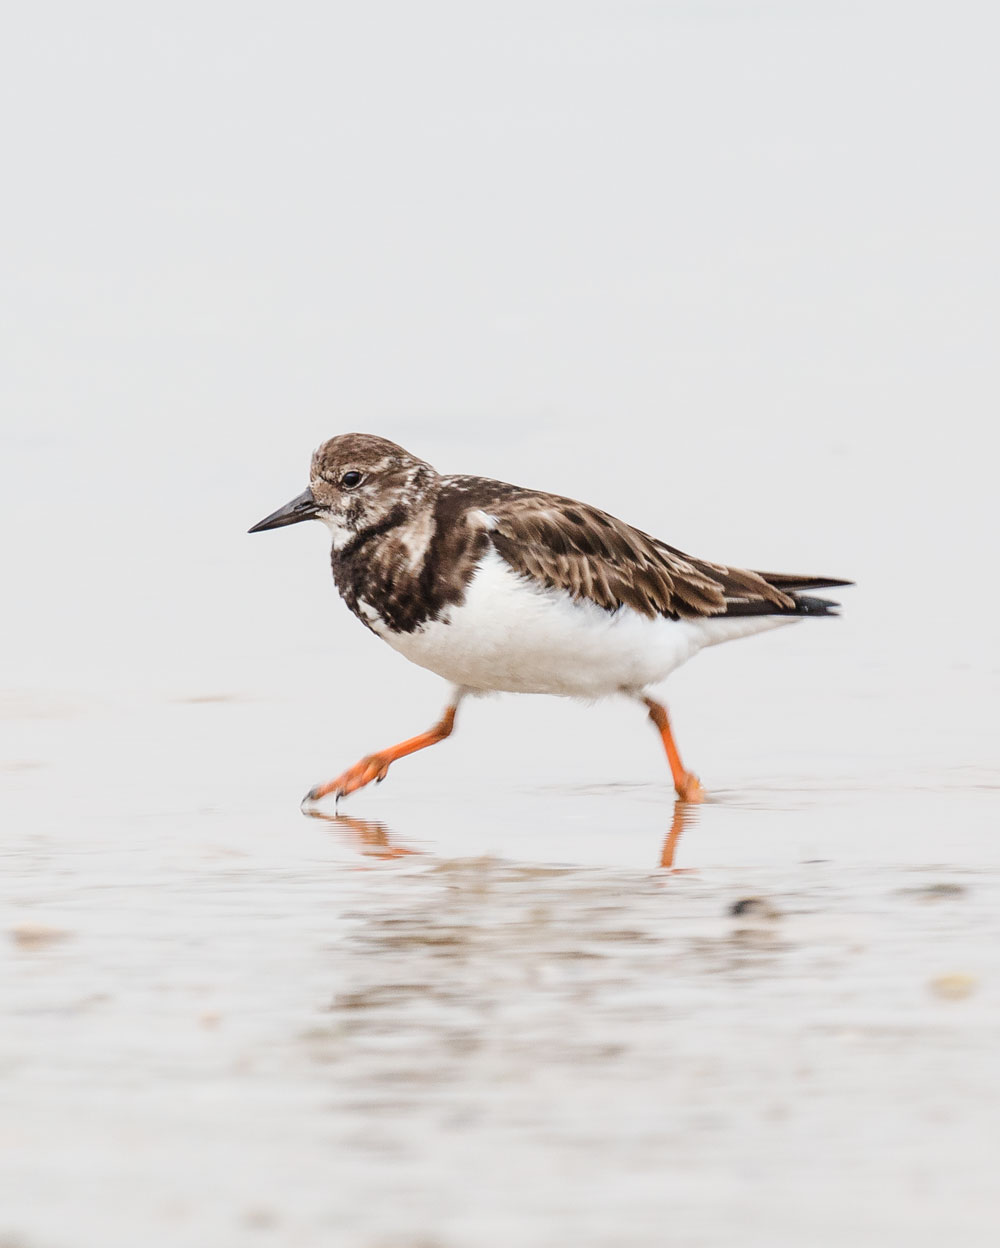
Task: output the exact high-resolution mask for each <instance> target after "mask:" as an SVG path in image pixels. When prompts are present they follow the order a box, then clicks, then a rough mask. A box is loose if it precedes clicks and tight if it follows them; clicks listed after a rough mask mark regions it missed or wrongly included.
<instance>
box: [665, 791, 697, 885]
mask: <svg viewBox="0 0 1000 1248" xmlns="http://www.w3.org/2000/svg"><path fill="white" fill-rule="evenodd" d="M697 818H698V807H697V806H694V805H692V804H691V803H690V802H688V801H685V800H684V799H683V798H678V799H677V801H675V802H674V817H673V820H672V821H671V824H670V831H669V832H668V833H667V839H666V840H665V841H664V842H663V849H662V850H661V851H660V866H661V867H666V868H667V870H669V871H673V870H674V856H675V855H676V853H677V846H678V844H679V842H680V839H681V833H682V832H683V831H684V829H685V828H690V827H691V826H692V824H694V823H695V822H696V821H697Z"/></svg>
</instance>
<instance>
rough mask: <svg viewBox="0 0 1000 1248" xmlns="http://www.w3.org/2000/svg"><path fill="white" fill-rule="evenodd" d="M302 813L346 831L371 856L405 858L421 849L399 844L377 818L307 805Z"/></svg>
mask: <svg viewBox="0 0 1000 1248" xmlns="http://www.w3.org/2000/svg"><path fill="white" fill-rule="evenodd" d="M302 813H303V814H304V815H305V816H307V818H309V819H323V820H324V821H325V822H326V823H332V824H334V825H335V827H336V828H337V829H338V830H339V831H341V832H346V833H347V834H348V836H349V837H350V839H351V841H352V842H353V843H354V846H355V848H356V849H358V850H359V852H360V853H362V854H365V855H366V856H367V857H369V858H404V857H406V855H407V854H419V853H420V850H419V849H407V847H406V846H405V845H397V844H396V843H395V842H394V840H393V836H392V833H391V832H390V831H389V829H388V827H387V826H386V825H385V824H384V823H381V822H380V821H379V820H377V819H357V818H355V817H354V815H338V814H328V813H327V812H326V811H323V810H316V809H315V808H312V807H305V808H304V809H303V811H302Z"/></svg>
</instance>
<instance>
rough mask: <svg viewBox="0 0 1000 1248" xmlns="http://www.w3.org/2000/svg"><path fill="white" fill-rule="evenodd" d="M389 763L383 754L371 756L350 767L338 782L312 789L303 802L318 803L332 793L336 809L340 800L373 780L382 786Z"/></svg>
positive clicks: (340, 776) (316, 786)
mask: <svg viewBox="0 0 1000 1248" xmlns="http://www.w3.org/2000/svg"><path fill="white" fill-rule="evenodd" d="M389 761H390V760H389V759H386V758H384V757H383V756H382V755H381V754H369V755H368V756H367V757H366V758H363V759H361V761H360V762H357V763H355V764H354V766H353V767H348V769H347V770H346V771H345V772H343V773H342V774H341V775H339V776H338V777H337V778H336V780H331V781H330V782H329V783H328V784H317V785H315V786H314V787H313V788H311V789H310V790H309V792H308V793H307V794H306V795H305V797H304V798H303V800H302V804H303V806H304V805H305V804H306V803H307V802H318V801H319V800H320V799H321V798H324V797H328V796H329V795H330V794H331V793H332V794H333V795H334V809H336V806H337V804H338V803H339V802H340V799H341V798H342V797H347V796H348V794H349V793H356V792H357V791H358V789H363V788H364V787H365V785H368V784H371V783H372V781H373V780H374V781H375V783H376V784H381V783H382V781H383V780H384V779H385V777H386V774H387V772H388V770H389Z"/></svg>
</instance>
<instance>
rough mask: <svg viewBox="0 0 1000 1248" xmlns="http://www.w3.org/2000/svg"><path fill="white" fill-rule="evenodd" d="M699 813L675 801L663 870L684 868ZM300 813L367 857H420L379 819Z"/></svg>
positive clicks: (662, 853) (663, 850) (308, 810)
mask: <svg viewBox="0 0 1000 1248" xmlns="http://www.w3.org/2000/svg"><path fill="white" fill-rule="evenodd" d="M698 810H699V807H698V806H696V805H693V804H692V803H691V802H684V801H681V800H680V798H678V799H677V801H675V802H674V812H673V818H672V819H671V821H670V829H669V831H668V832H667V836H666V839H665V840H664V842H663V845H662V847H661V849H660V859H659V862H658V864H657V865H658V866H660V867H662V868H663V869H664V870H667V871H675V870H683V869H684V868H679V867H675V866H674V860H675V858H676V856H677V846H678V845H679V844H680V839H681V834H682V832H683V831H684V829H685V828H690V827H691V826H692V825H693V824H694V823H695V821H696V820H697V818H698ZM302 813H303V814H304V815H308V816H309V818H310V819H322V820H324V821H325V822H326V823H331V824H333V825H334V826H335V827H336V828H337V829H338V830H339V831H340V832H344V833H347V835H348V837H349V838H350V840H351V842H352V843H353V844H354V846H355V848H356V849H357V850H358V852H359V853H361V854H364V855H365V857H367V858H381V859H392V858H405V857H408V856H410V855H414V854H417V855H419V854H420V853H421V852H422V851H421V850H419V849H410V848H408V847H407V846H406V845H401V844H400V843H399V841H398V839H397V837H396V835H395V833H393V832H392V831H391V830H390V828H389V826H388V825H387V824H385V823H382V822H381V821H380V820H378V819H358V818H356V817H355V816H354V815H341V814H337V813H336V812H333V813H328V812H327V811H325V810H317V809H316V808H315V807H303V810H302Z"/></svg>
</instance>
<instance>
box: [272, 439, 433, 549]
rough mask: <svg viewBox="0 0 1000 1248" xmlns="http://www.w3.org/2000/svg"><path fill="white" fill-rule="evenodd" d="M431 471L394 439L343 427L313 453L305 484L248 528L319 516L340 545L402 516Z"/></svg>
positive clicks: (278, 525)
mask: <svg viewBox="0 0 1000 1248" xmlns="http://www.w3.org/2000/svg"><path fill="white" fill-rule="evenodd" d="M436 475H437V474H436V473H435V472H434V469H433V468H432V467H431V466H430V464H427V463H425V462H424V461H423V460H422V459H417V457H416V456H415V455H411V454H410V453H409V452H408V451H404V450H403V448H402V447H401V446H397V445H396V443H395V442H389V441H387V440H386V439H385V438H376V437H374V436H372V435H371V434H367V433H343V434H341V435H340V436H339V437H337V438H331V439H330V441H329V442H324V443H323V445H322V446H321V447H319V448H318V449H317V450H316V452H315V453H314V454H313V457H312V467H311V469H310V473H309V488H308V489H306V490H303V491H302V493H301V494H300V495H299V496H298V497H297V498H293V499H292V501H291V502H290V503H286V504H285V505H284V507H279V508H278V510H277V511H272V512H271V514H270V515H269V516H265V517H264V519H263V520H261V521H260V522H259V523H258V524H255V525H254V526H253V528H252V529H250V530H249V532H251V533H261V532H263V531H264V530H265V529H280V528H283V527H284V526H285V525H286V524H298V523H299V521H301V520H322V521H323V523H324V524H325V525H326V526H327V528H328V529H329V530H330V532H331V534H332V535H333V545H334V549H335V550H339V549H341V547H343V546H345V545H346V544H347V543H348V542H349V541H351V539H352V538H354V537H356V536H357V535H358V534H360V533H364V532H366V531H368V530H370V529H374V528H382V527H388V526H390V525H395V524H400V523H402V522H403V521H404V520H406V518H407V516H408V515H409V514H410V512H411V510H412V508H413V507H414V505H415V504H416V503H417V502H419V500H420V498H421V497H422V495H423V494H424V492H425V491H426V489H427V487H428V486H429V484H430V483H431V482H432V481H433V479H434V477H435V476H436Z"/></svg>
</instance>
